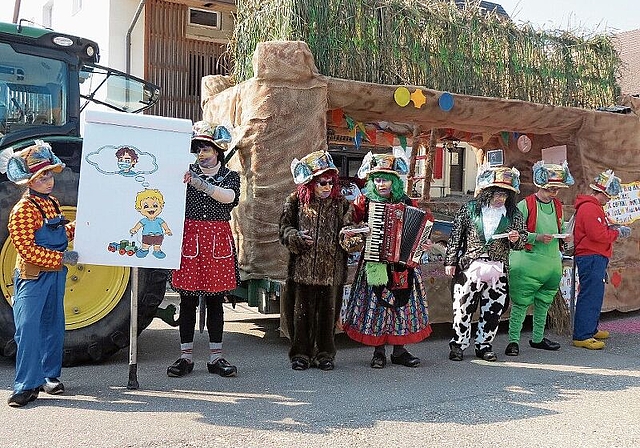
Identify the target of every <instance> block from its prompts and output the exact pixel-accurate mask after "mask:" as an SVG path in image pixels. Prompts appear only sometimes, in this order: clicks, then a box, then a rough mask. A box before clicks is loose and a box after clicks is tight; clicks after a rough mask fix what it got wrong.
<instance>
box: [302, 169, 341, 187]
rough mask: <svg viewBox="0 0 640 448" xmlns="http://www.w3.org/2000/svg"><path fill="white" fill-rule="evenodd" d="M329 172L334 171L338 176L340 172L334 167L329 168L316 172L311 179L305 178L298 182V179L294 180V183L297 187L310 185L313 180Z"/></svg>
mask: <svg viewBox="0 0 640 448" xmlns="http://www.w3.org/2000/svg"><path fill="white" fill-rule="evenodd" d="M328 171H333V172H334V173H336V174H338V173H339V171H338V169H337V168H333V167H328V168H323V169H321V170H318V171H316V172H315V173H313V174H312V175H311V176H309V177H305V178H304V179H303V180H298V181H296V179H293V183H294V184H296V185H304V184H308V183H309V182H311V181H312V180H313V179H315V178H317V177H320V176H322V175H323V174H324V173H326V172H328Z"/></svg>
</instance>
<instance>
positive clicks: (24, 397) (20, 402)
mask: <svg viewBox="0 0 640 448" xmlns="http://www.w3.org/2000/svg"><path fill="white" fill-rule="evenodd" d="M38 393H39V390H38V388H36V389H26V390H23V391H20V392H14V393H12V394H11V396H10V397H9V399H8V400H7V404H8V405H9V406H11V407H13V408H21V407H22V406H25V405H26V404H27V403H31V402H32V401H33V400H35V399H36V398H38Z"/></svg>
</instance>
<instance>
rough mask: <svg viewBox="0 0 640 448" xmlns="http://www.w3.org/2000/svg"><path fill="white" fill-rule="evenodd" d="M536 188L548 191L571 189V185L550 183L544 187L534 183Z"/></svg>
mask: <svg viewBox="0 0 640 448" xmlns="http://www.w3.org/2000/svg"><path fill="white" fill-rule="evenodd" d="M533 184H534V185H535V186H536V187H538V188H542V189H545V190H546V189H547V188H549V187H552V188H569V185H567V184H565V183H564V182H549V183H547V184H544V185H538V184H536V183H535V182H534V183H533Z"/></svg>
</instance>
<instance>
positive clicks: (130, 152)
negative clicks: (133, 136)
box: [116, 146, 138, 177]
mask: <svg viewBox="0 0 640 448" xmlns="http://www.w3.org/2000/svg"><path fill="white" fill-rule="evenodd" d="M116 157H117V158H118V169H119V171H118V174H119V175H121V176H125V177H134V176H137V175H138V173H137V172H135V171H133V167H135V166H136V163H138V154H137V153H136V150H135V149H133V148H129V147H127V146H122V147H120V148H119V149H118V150H117V151H116Z"/></svg>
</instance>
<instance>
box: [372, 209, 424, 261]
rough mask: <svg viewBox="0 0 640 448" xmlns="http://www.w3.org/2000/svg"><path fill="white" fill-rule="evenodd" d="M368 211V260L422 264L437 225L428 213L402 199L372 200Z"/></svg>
mask: <svg viewBox="0 0 640 448" xmlns="http://www.w3.org/2000/svg"><path fill="white" fill-rule="evenodd" d="M368 213H369V216H368V219H367V224H368V226H369V229H370V232H369V236H367V238H366V240H365V243H364V254H363V258H364V260H365V261H378V262H383V263H401V264H405V265H407V266H408V267H415V266H418V265H419V264H420V261H421V260H422V256H423V255H424V253H425V250H424V249H423V245H424V244H425V243H426V242H427V240H428V239H429V235H430V234H431V228H432V227H433V222H431V221H429V219H428V217H427V213H426V212H425V211H424V210H421V209H419V208H417V207H411V206H409V205H406V204H402V203H400V204H386V203H382V202H369V209H368Z"/></svg>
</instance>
